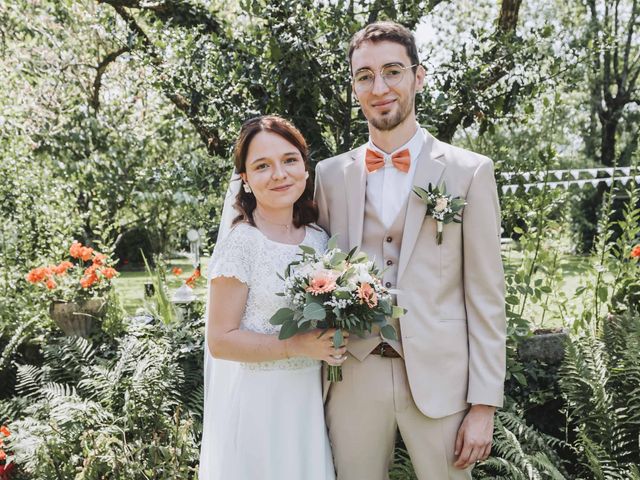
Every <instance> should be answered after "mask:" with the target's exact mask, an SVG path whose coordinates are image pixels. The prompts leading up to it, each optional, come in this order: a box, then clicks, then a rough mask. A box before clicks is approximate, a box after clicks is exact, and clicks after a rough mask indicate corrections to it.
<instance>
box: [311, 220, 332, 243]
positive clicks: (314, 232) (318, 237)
mask: <svg viewBox="0 0 640 480" xmlns="http://www.w3.org/2000/svg"><path fill="white" fill-rule="evenodd" d="M307 231H308V232H309V237H310V238H311V239H313V240H314V241H315V242H318V243H319V244H321V245H322V246H323V248H324V246H326V244H327V242H328V241H329V235H327V232H325V231H324V230H323V229H322V227H320V226H318V225H316V224H315V223H310V224H309V225H307Z"/></svg>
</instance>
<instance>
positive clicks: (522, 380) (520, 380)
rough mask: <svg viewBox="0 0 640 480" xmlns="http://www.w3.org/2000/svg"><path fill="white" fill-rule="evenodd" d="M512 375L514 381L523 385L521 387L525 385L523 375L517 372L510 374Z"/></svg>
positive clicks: (525, 380) (525, 381)
mask: <svg viewBox="0 0 640 480" xmlns="http://www.w3.org/2000/svg"><path fill="white" fill-rule="evenodd" d="M512 375H513V376H514V377H515V379H516V380H517V381H518V383H519V384H520V385H523V386H526V385H527V379H526V378H525V376H524V375H523V374H521V373H518V372H512Z"/></svg>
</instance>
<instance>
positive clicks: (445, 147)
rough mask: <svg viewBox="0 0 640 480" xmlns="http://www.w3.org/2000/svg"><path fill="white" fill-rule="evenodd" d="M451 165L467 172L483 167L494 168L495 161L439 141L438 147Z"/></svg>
mask: <svg viewBox="0 0 640 480" xmlns="http://www.w3.org/2000/svg"><path fill="white" fill-rule="evenodd" d="M436 148H438V149H439V150H440V153H441V154H442V156H443V157H444V159H445V162H446V163H447V164H449V165H456V166H458V167H460V168H463V169H465V170H467V169H469V170H472V171H475V170H477V169H478V168H479V167H481V166H487V167H491V168H493V160H491V159H490V158H489V157H487V156H486V155H482V154H480V153H477V152H473V151H471V150H467V149H466V148H462V147H457V146H455V145H451V144H449V143H445V142H442V141H439V140H438V141H437V147H436Z"/></svg>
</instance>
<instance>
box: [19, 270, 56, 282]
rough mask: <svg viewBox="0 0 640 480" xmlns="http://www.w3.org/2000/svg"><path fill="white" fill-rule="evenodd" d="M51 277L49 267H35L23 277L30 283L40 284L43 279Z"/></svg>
mask: <svg viewBox="0 0 640 480" xmlns="http://www.w3.org/2000/svg"><path fill="white" fill-rule="evenodd" d="M50 276H51V269H50V268H49V267H37V268H34V269H33V270H31V271H30V272H29V273H27V276H26V277H25V278H26V279H27V281H28V282H30V283H38V282H42V281H43V280H44V279H45V278H47V277H50Z"/></svg>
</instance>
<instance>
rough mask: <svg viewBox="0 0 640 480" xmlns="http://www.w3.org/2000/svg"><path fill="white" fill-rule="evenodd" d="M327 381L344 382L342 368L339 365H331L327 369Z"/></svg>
mask: <svg viewBox="0 0 640 480" xmlns="http://www.w3.org/2000/svg"><path fill="white" fill-rule="evenodd" d="M327 380H328V381H329V382H341V381H342V367H341V366H338V365H329V368H328V369H327Z"/></svg>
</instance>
